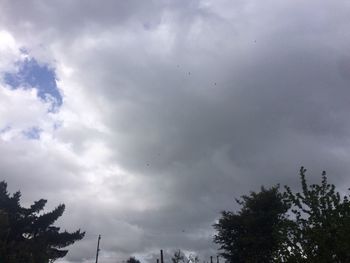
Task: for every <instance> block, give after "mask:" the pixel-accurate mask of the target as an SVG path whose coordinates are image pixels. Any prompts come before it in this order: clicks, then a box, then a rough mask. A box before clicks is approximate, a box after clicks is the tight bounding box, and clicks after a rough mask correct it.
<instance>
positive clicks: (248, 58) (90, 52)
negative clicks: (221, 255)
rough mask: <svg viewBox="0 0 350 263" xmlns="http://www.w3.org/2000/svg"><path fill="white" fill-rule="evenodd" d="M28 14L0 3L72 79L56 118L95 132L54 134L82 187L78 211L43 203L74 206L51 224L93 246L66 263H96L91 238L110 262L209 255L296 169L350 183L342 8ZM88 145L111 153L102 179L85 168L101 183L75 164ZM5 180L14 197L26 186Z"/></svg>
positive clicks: (240, 6)
mask: <svg viewBox="0 0 350 263" xmlns="http://www.w3.org/2000/svg"><path fill="white" fill-rule="evenodd" d="M36 3H37V4H36V5H29V2H23V3H22V5H23V7H26V8H25V9H21V10H26V11H25V12H24V11H21V10H19V6H18V5H16V4H13V3H12V2H10V1H2V3H1V4H2V6H3V7H4V8H6V10H7V13H6V15H5V16H4V17H3V18H2V21H3V26H4V27H5V28H9V29H10V30H11V32H12V33H13V34H14V36H15V37H18V38H19V39H22V42H24V43H25V41H26V37H22V33H23V32H25V35H26V34H28V35H31V37H29V38H28V40H27V41H29V42H30V41H31V40H32V35H34V33H39V35H40V37H38V38H39V39H38V40H35V42H37V43H39V42H40V41H42V42H43V43H42V44H43V45H46V46H47V47H49V50H50V51H51V52H52V56H53V57H54V60H56V61H58V62H57V64H58V67H59V65H60V63H61V64H63V65H65V66H67V67H68V68H71V69H72V72H74V73H72V74H71V75H65V73H64V70H61V71H59V70H58V72H61V76H58V77H59V78H60V77H61V78H62V79H63V82H62V83H63V84H61V85H63V86H62V90H63V92H64V94H65V96H66V97H65V99H66V100H65V101H66V102H65V103H66V104H65V103H63V105H62V111H63V113H65V110H67V109H68V110H71V111H73V110H72V109H75V110H76V112H74V111H73V113H74V114H77V115H78V116H84V115H83V113H84V110H86V111H87V112H88V113H89V114H90V113H94V114H95V115H96V116H97V117H96V119H97V120H99V121H100V122H101V123H102V124H103V127H105V128H106V131H104V130H103V129H101V131H100V130H98V131H96V130H94V125H91V127H90V126H89V127H88V126H86V125H85V123H79V122H77V123H78V124H77V126H74V127H70V126H69V125H68V126H63V128H62V129H60V130H58V131H57V134H56V133H55V134H56V136H57V138H58V139H59V140H62V142H64V143H65V144H68V145H70V148H69V147H68V149H69V150H67V151H73V153H74V154H72V156H74V158H76V159H77V160H75V159H74V160H73V161H72V163H70V162H68V161H67V159H65V157H64V154H62V155H59V158H58V162H59V163H60V162H62V163H60V164H61V165H62V167H64V168H65V170H63V171H62V172H61V175H62V176H63V178H67V181H69V182H71V183H72V182H73V183H72V184H74V182H75V181H74V180H76V179H73V178H76V177H78V178H80V179H81V180H82V181H84V183H83V186H78V185H77V191H76V195H75V196H74V197H73V198H68V197H67V198H63V197H62V195H60V194H57V195H56V196H55V197H54V199H55V200H62V201H64V202H66V203H67V205H68V207H69V206H71V207H72V210H68V211H67V218H69V219H67V221H66V222H63V223H62V224H64V225H66V226H69V225H74V226H80V225H81V227H82V228H85V229H86V230H87V231H88V235H87V238H86V239H85V240H84V241H82V242H81V243H80V245H79V244H77V245H75V246H74V247H73V248H72V251H71V254H70V256H68V259H70V260H74V261H79V260H81V259H82V258H84V257H85V258H91V257H93V254H91V253H90V252H89V251H90V248H91V246H93V245H94V242H95V237H96V235H97V234H98V233H102V235H103V238H104V240H105V241H104V242H105V245H104V247H103V249H104V253H105V257H102V260H105V262H108V260H110V261H112V259H111V258H110V259H108V255H113V257H123V256H127V255H129V254H133V253H148V252H150V253H151V252H153V251H155V250H158V249H159V248H161V247H162V248H164V249H168V250H169V251H171V249H175V248H181V249H188V250H193V251H197V252H200V253H201V254H202V255H204V254H205V255H207V254H209V253H211V252H213V250H210V249H213V248H214V246H213V245H212V244H211V233H210V231H211V229H212V228H211V225H212V224H213V222H214V220H215V218H217V216H218V214H219V212H220V211H221V210H222V209H233V208H235V204H234V198H235V197H238V196H240V195H241V194H245V193H247V192H248V191H250V190H257V189H258V188H259V187H260V185H262V184H264V185H266V186H270V185H272V184H277V183H281V184H282V185H283V184H286V183H287V184H289V185H291V186H292V187H294V186H296V185H297V183H298V178H297V172H298V169H299V167H300V166H301V165H305V166H306V167H307V168H310V177H311V178H312V180H316V179H318V178H319V176H320V173H321V171H322V170H327V171H329V175H330V181H331V182H333V183H336V184H339V185H341V184H346V183H349V182H348V179H347V175H348V173H349V172H350V166H349V164H348V157H349V153H350V148H349V146H350V145H349V140H348V136H349V132H350V126H349V124H350V123H349V120H348V112H349V110H350V107H349V104H348V98H349V96H350V90H349V84H350V79H349V78H348V75H349V74H350V71H349V69H350V67H349V53H350V49H349V46H350V45H349V42H350V38H349V36H348V34H347V33H346V32H347V28H348V26H349V24H350V21H349V17H348V16H347V14H346V13H347V12H346V11H345V10H347V9H348V8H349V4H348V3H347V2H346V1H339V2H337V3H334V2H332V3H330V2H329V3H328V2H326V1H324V2H322V3H320V2H318V1H309V2H307V3H306V2H303V1H287V2H284V3H283V4H282V3H280V2H278V1H267V2H266V1H265V2H264V3H262V2H258V1H247V2H245V1H244V2H243V1H234V2H231V1H215V2H213V3H211V2H210V1H153V2H149V3H146V2H145V3H139V2H135V1H128V2H124V1H119V2H115V1H113V2H112V1H106V2H105V3H104V4H96V2H93V1H87V2H84V4H82V2H79V1H77V2H74V3H72V2H71V1H54V2H52V3H50V4H47V3H46V2H43V1H42V2H41V1H38V2H36ZM15 14H16V15H15ZM61 14H64V16H61ZM15 17H19V21H18V23H16V24H15V23H14V21H15V20H14V19H15ZM48 35H50V36H52V39H48V38H47V37H46V36H48ZM66 43H70V45H66ZM28 45H30V43H28ZM32 49H33V50H34V51H33V52H37V51H35V47H34V46H33V47H32ZM41 52H42V51H41ZM58 74H60V73H58ZM65 81H66V82H65ZM65 83H68V84H70V85H72V87H70V86H69V85H67V84H65ZM76 83H78V84H76ZM75 85H76V86H77V87H78V88H76V86H75ZM75 90H78V91H79V92H81V93H77V94H79V95H82V97H81V98H80V97H79V96H75V97H74V96H72V95H71V94H75V93H73V91H75ZM71 92H72V93H71ZM84 103H86V104H84ZM77 105H78V106H77ZM65 107H66V108H65ZM74 107H76V108H74ZM79 111H81V112H79ZM65 114H66V115H64V114H62V116H61V118H62V119H63V120H62V121H63V123H64V122H65V118H67V119H68V120H66V122H68V121H69V117H70V115H68V114H67V113H65ZM78 119H79V118H78ZM97 139H98V140H101V141H102V142H103V144H102V145H105V146H106V147H107V148H108V150H110V153H109V154H108V155H107V156H108V158H106V159H103V162H102V161H101V164H100V166H101V167H100V166H99V159H98V160H97V161H96V160H94V159H93V158H90V157H89V160H93V163H94V165H95V164H96V166H97V168H96V167H95V166H91V167H93V169H94V170H93V172H94V173H99V172H101V173H106V174H107V175H108V176H107V175H103V176H102V175H101V176H100V177H98V176H96V175H95V176H96V178H97V179H96V178H94V180H95V181H93V180H92V181H89V180H90V177H91V175H89V169H90V168H91V167H90V166H89V165H84V164H82V163H81V161H79V158H78V156H85V154H86V152H90V151H92V150H90V151H89V149H90V148H91V144H89V142H90V141H91V140H92V141H95V140H97ZM89 147H90V148H89ZM98 148H99V147H97V149H98ZM92 156H98V154H96V155H92ZM28 160H30V159H28ZM60 160H65V161H60ZM83 160H84V159H83ZM28 162H29V161H28ZM21 163H22V165H23V166H27V165H29V164H28V163H25V162H21ZM33 163H34V164H35V163H37V162H33ZM34 164H33V165H34ZM37 165H38V164H37ZM113 165H117V166H118V167H121V169H122V170H123V171H124V172H125V174H123V173H122V172H121V173H120V174H119V172H115V171H114V170H113V169H112V168H111V167H112V166H113ZM46 166H47V167H53V170H54V168H55V167H56V166H57V164H56V163H55V162H53V163H52V164H50V163H48V164H45V167H46ZM6 167H8V168H7V171H8V173H9V174H16V176H15V178H16V179H14V180H12V183H14V184H16V182H18V184H22V185H27V184H29V183H28V181H27V180H26V179H25V178H22V177H21V176H20V175H18V173H19V172H16V169H14V170H13V171H12V168H11V165H8V166H6ZM23 169H25V168H23ZM47 169H48V168H47ZM104 169H106V170H107V172H106V171H105V170H104ZM108 169H110V170H113V171H112V172H109V170H108ZM34 170H35V169H34ZM49 171H51V170H49ZM39 174H40V176H41V173H39ZM40 176H39V177H40ZM74 176H76V177H74ZM48 178H51V177H48ZM48 178H47V179H48ZM128 178H129V179H130V181H128V180H129V179H128ZM124 179H125V180H126V182H124V181H123V180H124ZM35 180H37V181H40V179H39V178H37V179H35ZM50 180H51V179H50ZM50 180H49V179H48V181H45V180H44V181H43V182H42V184H46V183H47V184H48V185H51V182H49V181H50ZM121 181H123V182H122V183H121ZM96 182H97V183H96ZM94 183H96V185H93V184H94ZM23 188H27V189H28V190H27V191H28V192H30V191H31V187H30V186H28V187H26V186H23ZM58 188H59V189H60V190H59V191H58V193H62V192H67V193H72V192H73V191H72V190H70V189H65V186H64V185H59V187H58ZM89 191H91V192H90V193H89ZM79 194H80V197H79ZM90 204H94V209H89V208H90V207H89V205H90ZM208 251H209V252H208ZM108 253H109V254H108ZM113 253H117V254H115V255H114V254H113Z"/></svg>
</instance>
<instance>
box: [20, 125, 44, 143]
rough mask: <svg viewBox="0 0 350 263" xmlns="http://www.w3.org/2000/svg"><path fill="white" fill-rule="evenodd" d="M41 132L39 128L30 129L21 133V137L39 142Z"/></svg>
mask: <svg viewBox="0 0 350 263" xmlns="http://www.w3.org/2000/svg"><path fill="white" fill-rule="evenodd" d="M41 132H42V130H41V129H40V128H39V127H31V128H30V129H28V130H26V131H23V135H24V136H26V137H27V138H28V139H31V140H39V139H40V133H41Z"/></svg>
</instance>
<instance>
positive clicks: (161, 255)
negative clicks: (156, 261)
mask: <svg viewBox="0 0 350 263" xmlns="http://www.w3.org/2000/svg"><path fill="white" fill-rule="evenodd" d="M160 263H164V257H163V249H161V250H160Z"/></svg>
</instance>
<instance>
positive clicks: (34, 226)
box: [0, 182, 85, 263]
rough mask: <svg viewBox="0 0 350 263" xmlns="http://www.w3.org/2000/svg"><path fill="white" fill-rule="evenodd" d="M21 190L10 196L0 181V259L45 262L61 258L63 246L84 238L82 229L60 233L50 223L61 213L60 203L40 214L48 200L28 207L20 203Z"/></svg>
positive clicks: (7, 261) (64, 252) (18, 261)
mask: <svg viewBox="0 0 350 263" xmlns="http://www.w3.org/2000/svg"><path fill="white" fill-rule="evenodd" d="M20 197H21V193H20V192H16V193H14V194H13V195H12V196H10V194H9V193H8V192H7V184H6V183H5V182H0V260H1V262H6V263H47V262H53V261H54V260H56V259H58V258H61V257H64V256H65V255H66V254H67V252H68V250H64V249H62V248H64V247H66V246H68V245H71V244H73V243H74V242H75V241H77V240H80V239H82V238H83V237H84V234H85V233H84V232H81V231H80V230H77V231H75V232H73V233H69V232H67V231H64V232H59V231H60V228H59V227H55V226H52V224H53V223H54V222H55V221H56V220H57V219H58V218H59V217H60V216H62V214H63V212H64V209H65V206H64V205H63V204H61V205H59V206H58V207H56V208H55V209H54V210H52V211H51V212H48V213H42V210H43V209H44V207H45V204H46V202H47V200H44V199H40V200H39V201H36V202H34V204H32V205H31V206H30V207H29V208H24V207H22V206H21V205H20Z"/></svg>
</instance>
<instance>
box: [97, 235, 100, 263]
mask: <svg viewBox="0 0 350 263" xmlns="http://www.w3.org/2000/svg"><path fill="white" fill-rule="evenodd" d="M100 240H101V235H98V239H97V249H96V263H98V252H100Z"/></svg>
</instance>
